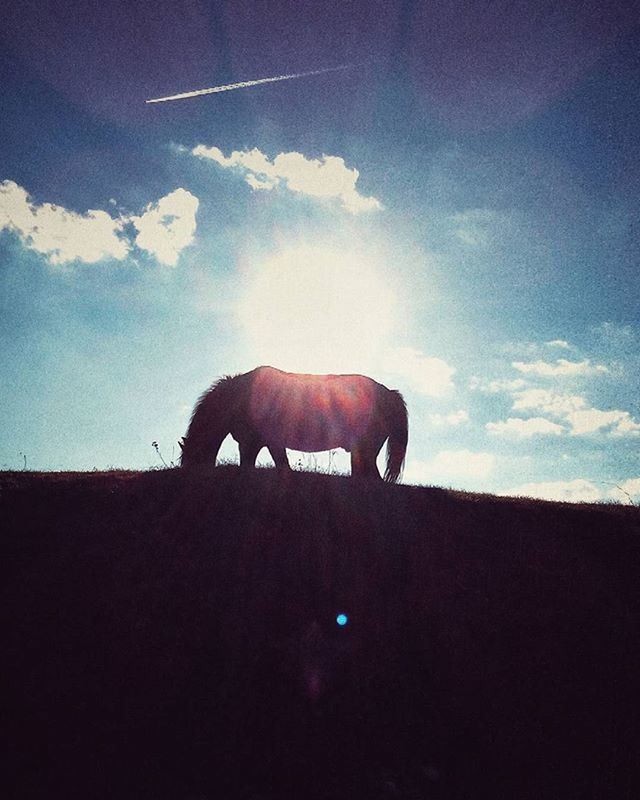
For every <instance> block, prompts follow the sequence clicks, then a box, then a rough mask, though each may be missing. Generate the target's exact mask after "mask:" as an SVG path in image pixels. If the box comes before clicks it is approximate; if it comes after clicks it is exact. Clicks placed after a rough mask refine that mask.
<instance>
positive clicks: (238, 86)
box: [145, 64, 351, 103]
mask: <svg viewBox="0 0 640 800" xmlns="http://www.w3.org/2000/svg"><path fill="white" fill-rule="evenodd" d="M350 67H351V64H345V65H343V66H341V67H325V68H324V69H314V70H313V71H312V72H297V73H296V74H295V75H277V76H276V77H275V78H258V80H255V81H241V82H240V83H227V84H226V85H225V86H213V87H212V88H211V89H196V91H194V92H182V94H172V95H170V96H169V97H156V98H154V99H153V100H145V103H165V102H166V101H167V100H186V99H187V98H188V97H199V96H200V95H201V94H214V93H215V92H230V91H232V90H233V89H244V88H246V87H247V86H259V85H260V84H261V83H275V82H276V81H290V80H292V79H293V78H306V77H308V76H309V75H322V74H323V73H325V72H337V71H338V70H341V69H349V68H350Z"/></svg>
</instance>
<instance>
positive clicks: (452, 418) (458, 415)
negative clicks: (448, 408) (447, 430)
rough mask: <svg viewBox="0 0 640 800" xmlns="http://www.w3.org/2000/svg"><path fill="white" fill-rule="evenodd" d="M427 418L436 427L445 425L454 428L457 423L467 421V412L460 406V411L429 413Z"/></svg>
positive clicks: (460, 423)
mask: <svg viewBox="0 0 640 800" xmlns="http://www.w3.org/2000/svg"><path fill="white" fill-rule="evenodd" d="M429 419H430V420H431V424H432V425H435V426H436V427H445V426H447V427H452V428H455V427H457V426H458V425H462V424H463V423H465V422H469V413H468V412H467V411H465V410H464V409H463V408H461V409H460V411H452V412H451V413H450V414H431V415H430V416H429Z"/></svg>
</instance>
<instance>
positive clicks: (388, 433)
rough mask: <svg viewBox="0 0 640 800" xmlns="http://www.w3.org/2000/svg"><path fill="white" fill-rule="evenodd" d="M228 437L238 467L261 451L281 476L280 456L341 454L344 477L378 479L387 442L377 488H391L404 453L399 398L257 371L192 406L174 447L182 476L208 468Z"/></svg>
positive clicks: (356, 381)
mask: <svg viewBox="0 0 640 800" xmlns="http://www.w3.org/2000/svg"><path fill="white" fill-rule="evenodd" d="M228 433H231V435H232V436H233V438H234V439H235V440H236V441H237V442H238V445H239V449H240V466H241V467H248V466H254V465H255V460H256V457H257V455H258V453H259V452H260V450H261V449H262V448H263V447H266V448H267V449H268V450H269V452H270V453H271V457H272V458H273V460H274V463H275V465H276V467H281V468H284V469H289V468H290V467H289V462H288V460H287V453H286V450H285V448H287V447H288V448H290V449H292V450H302V451H304V452H307V453H314V452H318V451H321V450H333V449H334V448H337V447H342V448H344V449H345V450H347V451H349V452H350V453H351V474H352V475H361V476H375V477H380V476H379V473H378V469H377V467H376V458H377V456H378V453H379V452H380V450H381V449H382V445H383V444H384V443H385V441H386V440H387V439H388V440H389V441H388V445H387V466H386V470H385V473H384V480H385V481H389V482H391V483H395V482H396V481H397V480H398V478H399V477H400V474H401V472H402V467H403V464H404V458H405V453H406V450H407V438H408V419H407V407H406V404H405V402H404V399H403V397H402V395H401V394H400V392H398V391H396V390H395V389H387V387H386V386H383V385H382V384H380V383H376V381H374V380H372V379H371V378H367V377H365V376H364V375H298V374H296V373H291V372H282V371H281V370H279V369H275V368H274V367H257V368H256V369H254V370H252V371H251V372H247V373H244V374H243V375H235V376H232V377H226V378H221V379H220V380H219V381H217V382H216V383H214V384H213V386H211V387H210V388H209V389H208V390H207V391H206V392H205V393H204V394H203V395H202V396H201V397H200V399H199V400H198V402H197V403H196V406H195V408H194V410H193V414H192V416H191V422H190V423H189V428H188V430H187V434H186V436H185V437H184V439H183V440H182V443H181V446H182V456H181V464H182V466H183V467H185V468H191V467H198V466H202V465H205V464H215V459H216V456H217V454H218V450H219V449H220V445H221V444H222V441H223V440H224V438H225V437H226V435H227V434H228Z"/></svg>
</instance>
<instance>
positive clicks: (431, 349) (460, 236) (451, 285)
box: [0, 0, 640, 502]
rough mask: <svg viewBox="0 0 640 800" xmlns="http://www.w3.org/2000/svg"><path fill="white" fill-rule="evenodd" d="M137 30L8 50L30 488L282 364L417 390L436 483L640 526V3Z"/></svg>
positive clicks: (329, 11)
mask: <svg viewBox="0 0 640 800" xmlns="http://www.w3.org/2000/svg"><path fill="white" fill-rule="evenodd" d="M132 5H134V4H129V3H125V2H103V3H101V4H97V3H96V4H94V3H87V2H83V3H80V2H68V3H65V4H63V6H62V7H60V6H59V4H54V3H53V2H42V1H40V2H25V3H23V4H20V6H19V7H18V5H17V4H16V6H15V7H14V8H13V9H11V10H9V11H8V12H7V19H6V24H5V26H4V30H3V31H2V32H0V45H1V48H0V76H1V81H0V119H2V127H1V130H2V134H1V135H2V148H1V149H0V326H1V332H2V337H1V345H0V346H1V361H0V363H1V365H2V366H1V369H2V380H1V382H0V402H1V405H2V408H3V417H4V424H3V425H2V429H1V430H0V467H2V468H5V469H7V468H8V469H11V468H21V467H22V466H23V465H24V462H25V457H26V463H27V466H28V467H29V468H31V469H91V468H94V467H97V468H105V467H122V468H146V467H149V466H153V465H157V464H159V463H160V462H159V459H158V456H157V454H156V452H155V451H154V449H153V448H152V446H151V443H152V442H154V441H156V442H158V445H159V447H160V450H161V452H162V454H163V455H164V457H165V459H166V460H167V461H170V460H171V459H172V458H176V457H177V454H176V450H177V445H176V443H177V440H178V439H179V438H180V436H182V435H183V434H184V432H185V429H186V425H187V423H188V418H189V414H190V411H191V409H192V407H193V404H194V402H195V400H196V399H197V397H198V396H199V394H200V393H201V392H202V391H203V390H204V389H205V388H206V387H207V386H208V385H209V384H210V383H211V382H212V381H213V380H214V379H215V378H216V377H217V376H220V375H222V374H228V373H235V372H241V371H248V370H249V369H252V368H253V367H254V366H257V365H258V364H260V363H270V364H273V365H274V366H278V367H281V368H283V369H290V370H293V371H306V372H365V373H366V374H369V375H371V376H372V377H375V378H376V379H378V380H380V381H381V382H383V383H385V384H386V385H388V386H390V387H395V388H399V389H400V390H401V391H402V392H403V394H404V395H405V397H406V399H407V402H408V406H409V412H410V444H409V451H408V459H407V467H406V471H405V480H406V481H407V482H411V483H413V482H419V483H427V484H435V485H442V486H454V487H456V488H465V489H473V490H480V491H493V492H502V493H524V494H530V495H534V496H545V497H552V498H556V497H557V498H567V499H574V500H580V499H588V500H600V499H616V500H620V501H622V502H628V501H629V500H630V499H633V500H634V501H636V502H637V501H638V500H640V463H639V461H638V444H639V442H640V404H639V401H638V397H639V395H640V393H639V388H640V386H639V379H638V375H639V374H640V372H639V367H640V324H639V322H638V320H639V319H640V315H639V313H638V300H639V291H638V279H637V272H638V263H639V255H640V245H639V237H638V219H639V207H640V203H639V200H640V180H639V179H640V167H639V160H638V152H639V149H640V147H639V139H638V129H639V126H640V97H639V95H640V60H639V58H638V52H640V49H639V44H640V34H639V31H638V27H637V23H636V20H637V19H640V14H639V13H638V12H639V11H640V9H639V8H638V6H637V4H633V3H625V4H621V5H620V6H616V5H615V4H612V5H609V6H607V7H602V6H601V5H600V4H596V3H592V2H586V3H584V2H583V3H579V4H578V3H551V2H549V3H546V2H543V3H541V4H537V5H536V6H535V9H534V8H533V7H531V6H530V4H526V3H518V2H515V3H513V2H510V3H506V2H497V3H491V4H477V3H474V4H472V3H465V2H451V1H450V2H434V3H417V2H411V1H410V0H405V2H397V3H394V2H384V3H382V2H357V1H356V2H353V3H337V2H334V3H326V2H318V3H314V4H313V5H312V6H310V7H307V6H304V5H301V4H298V3H291V2H270V3H264V4H256V3H249V2H227V3H224V2H216V3H213V2H204V1H203V0H191V2H187V3H169V2H166V1H165V0H161V2H157V3H154V4H145V3H139V4H135V7H132ZM343 65H348V66H349V68H348V69H344V70H340V71H335V72H326V73H323V74H320V75H314V76H307V77H301V78H298V79H293V80H287V81H282V82H276V83H271V84H266V85H261V86H254V87H250V88H244V89H238V90H235V91H230V92H225V93H220V94H213V95H208V96H203V97H196V98H192V99H188V100H181V101H174V102H167V103H158V104H153V105H149V104H146V103H145V100H147V99H150V98H155V97H162V96H166V95H171V94H175V93H179V92H184V91H190V90H195V89H201V88H205V87H210V86H218V85H222V84H227V83H234V82H239V81H245V80H253V79H259V78H265V77H270V76H277V75H284V74H291V73H301V72H307V71H314V70H320V69H324V68H327V67H337V66H343ZM224 454H225V455H228V456H233V454H234V449H233V447H232V446H231V444H230V443H228V442H227V443H226V444H225V446H224ZM323 458H324V461H323ZM327 458H328V457H327V456H324V457H320V456H319V457H317V459H316V458H311V457H308V456H307V457H300V456H298V455H296V454H293V455H292V460H293V461H297V460H302V463H303V464H304V465H305V466H313V465H314V464H315V463H319V464H320V465H322V464H325V465H326V463H327V461H326V459H327ZM346 463H347V462H346V459H345V456H344V454H340V453H337V454H334V455H333V456H332V458H331V465H332V467H333V468H338V469H343V468H344V467H345V466H346Z"/></svg>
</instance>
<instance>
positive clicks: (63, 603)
mask: <svg viewBox="0 0 640 800" xmlns="http://www.w3.org/2000/svg"><path fill="white" fill-rule="evenodd" d="M0 526H1V530H2V531H3V533H2V542H3V544H2V553H3V558H2V568H1V569H2V573H3V575H2V597H1V609H2V632H3V633H2V642H3V653H2V685H3V687H5V691H6V690H8V692H7V694H6V695H5V697H6V700H5V702H3V707H4V708H3V712H4V713H3V718H4V721H3V726H4V728H5V731H4V735H3V740H4V742H5V743H6V744H8V751H9V760H8V766H7V767H6V768H5V769H4V770H3V777H2V778H0V780H1V781H3V782H5V783H6V787H2V788H4V789H5V790H4V791H3V796H4V797H15V798H28V797H29V798H30V797H38V798H40V797H41V798H45V797H46V798H57V797H64V798H75V797H83V798H120V799H122V798H124V799H127V798H138V799H140V800H145V799H146V798H150V799H151V798H153V799H154V800H157V799H158V798H167V799H168V798H172V799H174V798H175V799H176V800H188V799H190V800H213V799H214V798H215V799H217V798H222V799H225V800H226V799H228V800H236V799H237V800H258V799H259V798H260V800H280V799H281V798H282V799H286V798H300V799H301V800H302V799H303V798H310V799H311V800H314V799H316V798H317V799H318V800H319V799H320V798H323V799H325V798H326V799H327V800H329V798H332V799H335V800H342V799H343V798H344V800H346V799H347V798H350V799H353V800H357V799H358V798H363V799H364V798H366V800H377V798H380V799H381V800H382V799H383V798H411V799H412V800H417V798H428V799H431V798H476V797H478V798H482V797H493V798H518V800H525V798H531V800H534V798H535V800H542V798H604V797H612V798H616V799H617V800H621V799H622V798H635V797H637V796H638V792H639V791H640V760H639V755H640V714H639V713H638V697H639V689H640V676H639V673H638V663H640V647H639V643H640V638H639V631H638V620H639V612H640V596H639V593H638V575H639V573H640V570H639V567H640V512H639V511H638V509H636V508H627V507H622V506H602V505H595V506H586V505H585V506H582V505H577V506H576V505H564V504H559V503H546V502H542V501H540V502H534V501H528V500H518V499H507V498H497V497H491V496H487V495H471V494H463V493H455V492H450V491H445V490H440V489H429V488H417V487H408V486H392V485H382V484H379V483H375V482H371V481H366V480H362V481H358V480H352V479H350V478H344V477H336V476H323V475H313V474H302V473H293V474H290V475H280V474H278V473H276V471H274V470H257V471H252V472H250V473H248V474H246V475H243V474H241V473H240V472H239V470H237V469H235V468H232V467H228V468H218V469H216V470H215V471H210V472H209V473H208V474H201V475H196V476H192V477H189V478H187V477H185V475H184V474H182V473H181V471H180V470H164V471H155V472H148V473H127V472H112V473H74V474H69V473H66V474H65V473H61V474H55V473H50V474H36V473H27V472H25V473H1V474H0ZM338 614H344V615H345V617H346V624H344V625H339V624H338V623H337V621H336V618H337V615H338ZM340 621H341V622H344V619H343V618H341V620H340Z"/></svg>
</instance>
